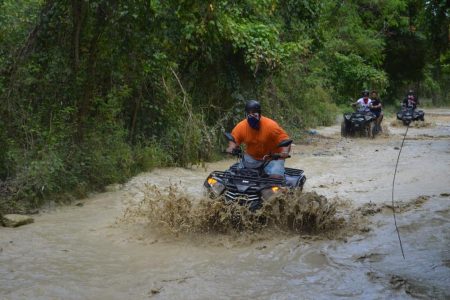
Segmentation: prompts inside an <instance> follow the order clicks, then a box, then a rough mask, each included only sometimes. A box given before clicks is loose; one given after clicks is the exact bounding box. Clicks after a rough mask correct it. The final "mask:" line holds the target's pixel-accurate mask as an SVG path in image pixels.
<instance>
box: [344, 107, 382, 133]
mask: <svg viewBox="0 0 450 300" xmlns="http://www.w3.org/2000/svg"><path fill="white" fill-rule="evenodd" d="M379 131H380V130H379V128H377V126H376V116H375V115H374V114H373V113H372V112H371V111H370V110H359V111H356V112H353V113H351V112H347V113H344V120H343V121H342V124H341V135H342V136H343V137H348V136H355V135H357V134H358V135H359V136H367V137H370V138H374V137H375V135H376V134H377V133H378V132H379Z"/></svg>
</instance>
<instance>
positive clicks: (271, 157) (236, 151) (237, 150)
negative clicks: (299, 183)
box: [223, 148, 291, 161]
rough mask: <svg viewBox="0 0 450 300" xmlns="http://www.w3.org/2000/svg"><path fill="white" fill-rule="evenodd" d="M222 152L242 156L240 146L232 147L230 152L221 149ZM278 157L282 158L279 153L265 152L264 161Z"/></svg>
mask: <svg viewBox="0 0 450 300" xmlns="http://www.w3.org/2000/svg"><path fill="white" fill-rule="evenodd" d="M223 153H226V154H230V155H233V156H238V157H241V156H242V154H243V153H242V149H240V148H234V149H233V151H232V152H231V153H230V152H227V151H223ZM290 157H291V156H290V155H288V156H286V157H285V158H290ZM280 158H282V157H281V153H272V154H267V155H266V156H264V160H265V161H269V160H278V159H280Z"/></svg>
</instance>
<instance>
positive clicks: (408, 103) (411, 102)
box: [402, 90, 419, 110]
mask: <svg viewBox="0 0 450 300" xmlns="http://www.w3.org/2000/svg"><path fill="white" fill-rule="evenodd" d="M418 104H419V99H418V98H417V96H416V94H415V93H414V91H413V90H409V91H408V94H406V97H405V98H404V99H403V102H402V107H403V108H407V107H412V109H413V110H414V109H416V108H417V105H418Z"/></svg>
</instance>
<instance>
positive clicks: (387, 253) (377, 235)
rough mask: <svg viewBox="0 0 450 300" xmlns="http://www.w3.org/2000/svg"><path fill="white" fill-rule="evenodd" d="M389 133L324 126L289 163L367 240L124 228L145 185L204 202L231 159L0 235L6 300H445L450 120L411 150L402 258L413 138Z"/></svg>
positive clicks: (447, 113) (431, 125) (177, 172)
mask: <svg viewBox="0 0 450 300" xmlns="http://www.w3.org/2000/svg"><path fill="white" fill-rule="evenodd" d="M391 121H392V120H386V121H385V124H386V125H388V126H387V127H386V128H385V132H384V134H382V135H381V136H377V137H376V138H375V139H374V140H369V139H363V138H357V139H345V138H341V137H340V134H339V128H340V127H339V126H338V125H335V126H332V127H326V128H317V129H316V131H317V133H316V134H311V135H309V136H308V138H307V139H306V142H305V143H303V144H297V145H295V147H294V149H293V155H292V158H291V159H290V160H289V161H288V162H287V163H286V165H287V166H290V167H296V168H301V169H303V170H305V173H306V175H307V177H308V180H307V182H306V185H305V191H306V192H308V191H316V192H317V193H319V194H322V195H325V196H326V197H327V198H328V199H330V201H331V199H333V198H335V197H337V198H339V199H340V201H343V202H345V203H346V204H345V205H344V206H342V210H343V212H344V213H345V214H347V215H351V214H358V215H360V216H361V219H360V222H361V223H360V224H358V225H359V227H358V230H357V231H356V232H355V231H352V232H351V234H348V235H346V236H345V237H343V236H340V237H339V238H338V237H336V238H333V237H329V236H322V235H320V234H319V235H314V234H294V233H288V232H286V233H281V234H280V232H277V233H270V232H268V233H266V234H255V235H251V234H245V235H240V234H235V235H223V234H217V235H213V234H208V235H195V234H194V235H187V234H178V235H173V234H166V233H163V232H161V231H159V230H157V229H156V228H152V227H149V226H146V225H145V224H142V223H138V224H126V223H124V222H121V221H118V220H119V219H120V218H121V217H122V216H123V212H124V210H125V209H126V208H127V207H133V206H135V205H136V203H138V202H139V201H140V200H142V199H143V197H144V194H143V191H145V185H146V184H151V185H156V186H158V187H160V188H162V187H165V186H169V185H171V184H174V183H176V184H180V185H181V186H182V187H183V188H185V189H186V191H187V193H188V195H190V197H192V201H193V202H194V201H196V200H195V199H196V198H198V195H199V194H201V191H202V189H201V187H202V184H203V180H204V178H205V177H206V176H207V174H208V173H209V172H210V171H212V170H223V169H226V168H227V167H228V166H229V165H230V164H231V163H232V162H233V160H224V161H220V162H217V163H212V164H208V165H207V166H206V167H205V168H201V167H198V168H193V169H181V168H170V169H160V170H155V171H153V172H150V173H144V174H141V175H139V176H137V177H135V178H133V179H132V180H130V181H129V182H128V183H127V184H125V185H124V186H121V187H118V188H117V190H114V191H110V192H107V193H102V194H98V195H93V196H91V197H90V198H88V199H84V200H82V201H78V202H76V203H74V205H72V206H66V207H47V208H46V209H45V210H43V211H42V212H41V213H40V214H39V215H36V216H35V223H34V224H31V225H27V226H23V227H19V228H14V229H11V228H3V227H0V299H149V298H154V299H243V298H255V299H303V298H304V299H333V298H343V297H346V298H355V299H361V298H365V299H380V298H381V299H383V298H396V299H410V298H435V299H448V298H449V297H450V292H449V290H448V286H450V252H449V249H450V222H449V219H450V202H449V201H450V110H449V109H433V110H431V109H430V110H426V122H427V124H425V125H424V126H423V127H418V128H416V127H411V128H410V129H409V130H408V135H407V138H406V141H405V144H404V147H403V149H402V153H401V158H400V162H399V165H398V173H397V178H396V185H395V201H396V202H397V203H399V206H398V207H397V209H398V214H397V222H398V226H399V230H400V233H401V238H402V241H403V248H404V251H405V256H406V259H405V260H404V259H403V258H402V254H401V252H400V247H399V241H398V238H397V234H396V232H395V227H394V223H393V218H392V210H390V209H389V205H390V203H391V192H392V179H393V173H394V167H395V162H396V160H397V156H398V153H399V147H400V145H401V142H402V138H403V134H404V133H405V127H403V126H393V125H395V122H391ZM75 204H78V206H76V205H75ZM344 230H345V228H344Z"/></svg>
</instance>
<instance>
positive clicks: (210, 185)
mask: <svg viewBox="0 0 450 300" xmlns="http://www.w3.org/2000/svg"><path fill="white" fill-rule="evenodd" d="M225 136H226V138H227V139H228V140H229V141H233V142H234V138H233V136H232V135H231V134H230V133H225ZM291 143H292V140H285V141H282V142H281V143H280V144H278V145H277V147H287V146H289V145H290V144H291ZM232 154H233V155H234V156H237V157H239V159H240V162H237V163H235V164H233V165H232V166H231V167H230V168H229V169H228V170H226V171H213V172H212V173H211V174H209V176H208V177H207V178H206V180H205V182H204V184H203V185H204V187H205V188H206V191H207V194H208V196H209V197H210V198H212V199H219V198H221V199H224V200H225V201H227V202H237V203H239V204H240V205H245V206H248V208H249V210H250V211H256V210H257V209H259V208H261V207H262V203H263V202H264V201H266V200H268V199H270V198H272V197H275V196H277V195H279V194H280V193H283V192H286V191H287V192H289V191H294V190H300V191H301V190H302V189H303V185H304V184H305V181H306V177H305V175H304V172H303V170H299V169H293V168H285V175H284V178H271V177H269V176H268V175H267V174H266V173H265V172H264V167H265V166H266V165H267V164H268V163H269V162H270V161H271V160H274V159H279V158H280V154H278V153H274V154H270V155H269V159H268V160H265V161H262V162H260V163H258V164H253V163H252V164H251V163H250V162H247V161H246V160H245V158H244V155H243V153H242V150H241V149H235V151H233V153H232Z"/></svg>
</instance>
